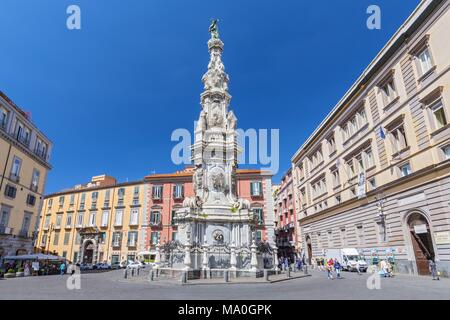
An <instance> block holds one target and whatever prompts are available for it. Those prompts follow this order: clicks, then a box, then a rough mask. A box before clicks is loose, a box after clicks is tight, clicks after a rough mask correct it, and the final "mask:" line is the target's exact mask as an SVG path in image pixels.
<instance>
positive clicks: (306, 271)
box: [303, 264, 308, 274]
mask: <svg viewBox="0 0 450 320" xmlns="http://www.w3.org/2000/svg"><path fill="white" fill-rule="evenodd" d="M303 272H304V273H305V274H308V266H307V265H306V264H305V265H304V267H303Z"/></svg>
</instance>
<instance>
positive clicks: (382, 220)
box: [375, 193, 386, 242]
mask: <svg viewBox="0 0 450 320" xmlns="http://www.w3.org/2000/svg"><path fill="white" fill-rule="evenodd" d="M375 199H376V200H377V203H376V206H377V208H378V218H377V222H378V223H379V224H380V225H381V226H382V227H383V229H382V231H383V242H385V241H386V214H385V213H384V204H385V202H386V197H385V196H384V195H383V194H382V193H380V194H378V195H377V196H376V197H375Z"/></svg>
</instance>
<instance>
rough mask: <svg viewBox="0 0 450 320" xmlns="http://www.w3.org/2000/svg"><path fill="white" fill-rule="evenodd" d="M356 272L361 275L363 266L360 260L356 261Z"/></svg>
mask: <svg viewBox="0 0 450 320" xmlns="http://www.w3.org/2000/svg"><path fill="white" fill-rule="evenodd" d="M356 272H358V275H361V274H362V273H361V265H360V264H359V259H356Z"/></svg>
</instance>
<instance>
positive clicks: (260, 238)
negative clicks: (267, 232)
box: [255, 230, 262, 243]
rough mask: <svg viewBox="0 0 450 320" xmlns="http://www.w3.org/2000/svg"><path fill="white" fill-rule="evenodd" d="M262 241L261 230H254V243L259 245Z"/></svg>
mask: <svg viewBox="0 0 450 320" xmlns="http://www.w3.org/2000/svg"><path fill="white" fill-rule="evenodd" d="M261 241H262V232H261V230H256V232H255V242H256V243H259V242H261Z"/></svg>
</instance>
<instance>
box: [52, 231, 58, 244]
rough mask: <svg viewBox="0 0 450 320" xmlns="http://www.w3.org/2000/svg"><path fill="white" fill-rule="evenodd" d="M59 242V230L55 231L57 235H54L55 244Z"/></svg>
mask: <svg viewBox="0 0 450 320" xmlns="http://www.w3.org/2000/svg"><path fill="white" fill-rule="evenodd" d="M58 243H59V232H55V235H54V236H53V245H54V246H57V245H58Z"/></svg>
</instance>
